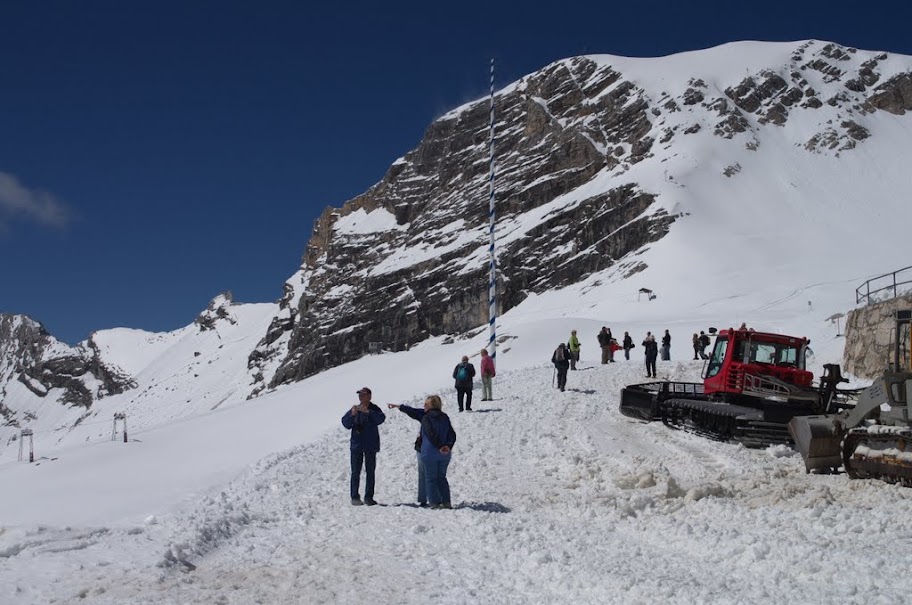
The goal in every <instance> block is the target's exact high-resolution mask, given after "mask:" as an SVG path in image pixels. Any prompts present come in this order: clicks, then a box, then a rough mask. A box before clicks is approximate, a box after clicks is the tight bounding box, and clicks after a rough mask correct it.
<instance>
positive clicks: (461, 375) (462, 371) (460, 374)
mask: <svg viewBox="0 0 912 605" xmlns="http://www.w3.org/2000/svg"><path fill="white" fill-rule="evenodd" d="M468 379H469V369H468V368H467V367H466V366H464V365H460V366H459V369H458V370H456V380H458V381H459V382H465V381H466V380H468Z"/></svg>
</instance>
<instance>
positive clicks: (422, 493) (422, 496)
mask: <svg viewBox="0 0 912 605" xmlns="http://www.w3.org/2000/svg"><path fill="white" fill-rule="evenodd" d="M415 457H416V458H418V504H427V477H426V476H425V473H424V460H422V459H421V452H415Z"/></svg>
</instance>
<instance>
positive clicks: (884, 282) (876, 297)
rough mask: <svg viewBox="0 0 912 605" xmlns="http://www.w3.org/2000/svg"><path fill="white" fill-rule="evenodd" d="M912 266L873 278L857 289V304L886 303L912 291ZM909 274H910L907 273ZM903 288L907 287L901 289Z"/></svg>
mask: <svg viewBox="0 0 912 605" xmlns="http://www.w3.org/2000/svg"><path fill="white" fill-rule="evenodd" d="M910 269H912V266H910V267H903V268H902V269H899V270H898V271H894V272H893V273H884V274H883V275H878V276H877V277H872V278H871V279H869V280H868V281H866V282H865V283H863V284H861V285H860V286H858V288H856V289H855V304H857V305H860V304H862V303H864V304H866V305H870V304H872V303H878V302H884V301H885V300H890V299H893V298H896V297H897V296H899V295H900V294H905V293H907V292H910V291H912V271H910ZM907 272H908V273H907ZM901 286H907V287H906V288H901Z"/></svg>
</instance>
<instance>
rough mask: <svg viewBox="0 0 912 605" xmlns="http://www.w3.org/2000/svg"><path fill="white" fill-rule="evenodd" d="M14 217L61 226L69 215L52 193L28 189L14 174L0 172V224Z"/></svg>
mask: <svg viewBox="0 0 912 605" xmlns="http://www.w3.org/2000/svg"><path fill="white" fill-rule="evenodd" d="M15 218H20V219H24V220H30V221H33V222H36V223H40V224H42V225H50V226H54V227H63V226H64V225H66V224H67V223H68V222H69V218H70V217H69V212H68V211H67V208H66V206H64V204H63V203H62V202H61V201H60V200H58V199H57V198H56V197H55V196H54V195H53V194H51V193H48V192H47V191H42V190H40V189H29V188H27V187H25V186H24V185H23V184H22V183H20V182H19V179H18V178H16V177H15V176H14V175H12V174H9V173H7V172H0V226H2V225H3V224H4V223H5V222H7V221H9V220H11V219H15Z"/></svg>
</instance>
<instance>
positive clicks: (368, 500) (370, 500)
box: [364, 498, 377, 506]
mask: <svg viewBox="0 0 912 605" xmlns="http://www.w3.org/2000/svg"><path fill="white" fill-rule="evenodd" d="M364 503H365V504H366V505H368V506H376V505H377V501H376V500H374V499H373V498H365V499H364Z"/></svg>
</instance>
